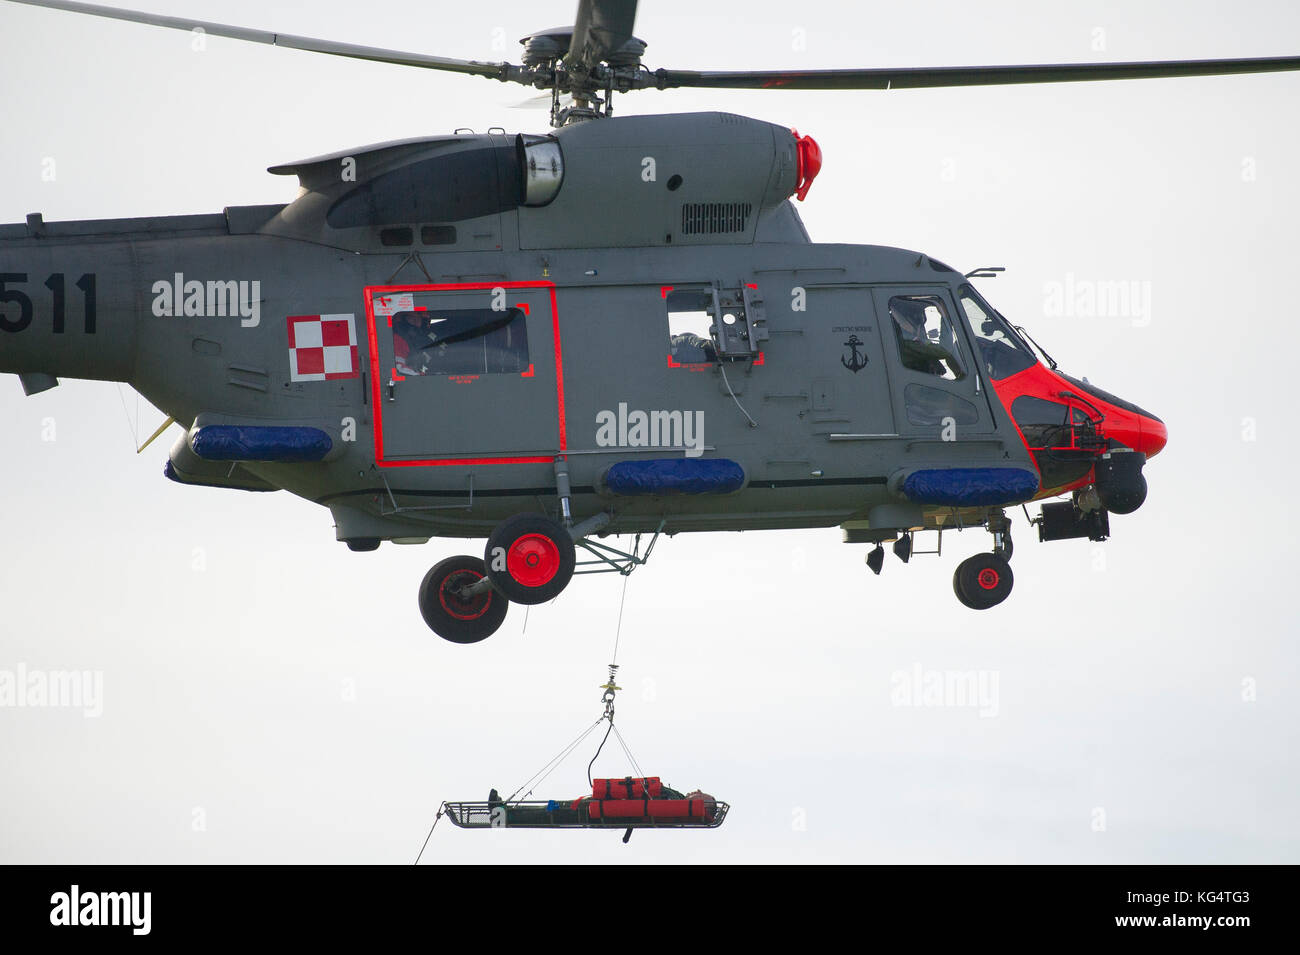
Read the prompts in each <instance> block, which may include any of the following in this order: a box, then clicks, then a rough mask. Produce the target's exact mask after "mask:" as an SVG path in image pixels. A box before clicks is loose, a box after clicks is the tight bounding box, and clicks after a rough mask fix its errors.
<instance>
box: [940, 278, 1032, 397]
mask: <svg viewBox="0 0 1300 955" xmlns="http://www.w3.org/2000/svg"><path fill="white" fill-rule="evenodd" d="M957 295H958V298H959V299H960V301H961V306H962V308H963V309H964V310H965V312H966V319H967V320H968V321H969V322H970V327H971V331H972V332H974V333H975V345H976V348H977V349H978V351H979V356H980V362H981V363H982V364H983V365H984V370H985V371H986V372H987V373H988V376H989V378H991V379H992V380H994V381H1001V380H1002V379H1003V378H1009V377H1011V376H1012V375H1014V374H1017V373H1019V372H1022V371H1024V370H1025V369H1026V368H1032V367H1033V366H1034V365H1036V364H1038V359H1037V358H1035V357H1034V353H1033V351H1032V350H1031V349H1030V347H1029V346H1028V345H1027V344H1025V341H1024V339H1022V338H1021V337H1020V336H1019V335H1017V334H1016V331H1015V329H1014V328H1012V327H1011V323H1010V322H1008V321H1007V320H1006V319H1004V318H1003V317H1002V316H1001V315H999V314H998V312H997V311H996V310H995V309H994V308H992V307H991V306H990V305H989V304H988V303H987V302H985V301H984V299H982V298H980V297H979V293H977V292H976V291H975V290H974V289H973V288H971V287H970V286H969V285H963V286H962V287H961V290H960V291H959V292H958V293H957Z"/></svg>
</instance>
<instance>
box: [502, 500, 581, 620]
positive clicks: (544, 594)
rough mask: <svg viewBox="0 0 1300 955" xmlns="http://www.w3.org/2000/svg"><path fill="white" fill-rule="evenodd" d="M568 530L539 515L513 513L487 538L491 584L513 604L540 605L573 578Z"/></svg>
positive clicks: (570, 539)
mask: <svg viewBox="0 0 1300 955" xmlns="http://www.w3.org/2000/svg"><path fill="white" fill-rule="evenodd" d="M576 560H577V557H576V554H575V552H574V547H573V538H571V537H570V536H569V532H568V531H567V530H565V529H564V528H563V527H561V526H560V525H559V524H557V523H556V522H555V521H553V520H551V519H550V518H549V517H545V516H543V515H541V514H516V515H515V516H514V517H511V518H508V519H506V520H504V521H502V522H501V523H500V524H498V525H497V528H496V530H494V531H493V532H492V536H490V537H489V538H488V542H487V549H486V550H485V551H484V561H485V562H486V564H487V574H488V576H489V577H491V578H492V583H493V585H494V586H495V587H496V588H497V590H499V591H501V593H503V594H505V595H506V596H507V597H508V598H510V599H511V600H513V601H514V602H515V603H521V604H541V603H546V601H548V600H551V599H553V598H554V597H556V596H557V595H558V594H559V593H560V591H562V590H563V589H564V588H565V587H567V586H568V585H569V581H570V580H571V579H573V567H574V564H575V562H576Z"/></svg>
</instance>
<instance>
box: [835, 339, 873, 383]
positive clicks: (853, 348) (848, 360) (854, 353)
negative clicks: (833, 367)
mask: <svg viewBox="0 0 1300 955" xmlns="http://www.w3.org/2000/svg"><path fill="white" fill-rule="evenodd" d="M864 344H866V343H865V342H863V341H862V340H861V339H859V338H858V336H857V335H850V336H849V340H848V341H846V342H845V343H844V345H845V347H846V348H848V349H849V354H847V355H842V356H840V364H841V365H843V366H844V367H845V368H847V369H848V370H849V371H851V372H853V373H854V374H855V375H856V374H857V373H858V372H860V371H861V370H862V369H863V368H866V367H867V356H866V355H862V354H858V346H859V345H864Z"/></svg>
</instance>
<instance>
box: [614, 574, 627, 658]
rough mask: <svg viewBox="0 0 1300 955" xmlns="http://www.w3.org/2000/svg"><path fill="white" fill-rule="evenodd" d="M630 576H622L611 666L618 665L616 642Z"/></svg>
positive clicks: (620, 632)
mask: <svg viewBox="0 0 1300 955" xmlns="http://www.w3.org/2000/svg"><path fill="white" fill-rule="evenodd" d="M630 576H632V575H631V574H626V575H624V577H623V596H621V597H619V599H618V625H617V626H616V627H615V628H614V656H613V657H612V658H611V659H610V661H609V662H610V663H611V664H614V663H618V641H619V639H620V638H621V637H622V636H623V605H624V604H625V603H626V602H627V580H628V577H630Z"/></svg>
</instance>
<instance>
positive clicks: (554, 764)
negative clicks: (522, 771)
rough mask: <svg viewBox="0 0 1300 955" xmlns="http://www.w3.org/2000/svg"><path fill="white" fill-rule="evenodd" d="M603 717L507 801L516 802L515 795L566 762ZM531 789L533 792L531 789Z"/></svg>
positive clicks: (530, 778) (525, 782) (530, 777)
mask: <svg viewBox="0 0 1300 955" xmlns="http://www.w3.org/2000/svg"><path fill="white" fill-rule="evenodd" d="M603 719H604V717H603V716H602V717H601V718H600V719H599V720H596V722H594V723H592V724H591V725H590V726H588V727H587V728H586V729H585V730H583V731H582V733H581V734H580V735H579V736H578V738H577V739H575V740H574V741H573V742H571V743H570V744H569V745H568V746H566V747H564V749H562V750H560V752H559V754H557V755H556V756H553V757H551V759H550V760H548V761H547V762H546V763H545V765H543V766H542V768H541V769H539V770H538V771H537V772H535V773H533V774H532V775H531V776H529V777H528V779H526V780H525V781H524V784H523V785H522V786H520V787H519V788H518V789H516V790H515V791H514V792H513V793H512V794H511V796H510V798H509V799H507V800H506V802H514V799H515V796H518V795H519V794H520V793H521V792H523V791H524V790H525V789H529V787H530V786H533V787H535V786H537V785H538V783H540V782H541V780H542V779H545V778H546V777H547V776H549V775H550V774H551V773H552V772H554V770H555V768H556V767H557V766H559V764H560V763H562V762H564V760H565V759H566V758H568V756H569V754H570V753H572V752H573V751H574V750H575V749H577V748H578V746H579V745H581V743H582V741H583V740H585V739H586V738H587V737H588V736H590V735H591V731H592V730H594V729H595V728H596V727H597V726H599V725H600V723H601V720H603ZM539 776H540V777H541V779H539V778H538V777H539ZM529 791H530V792H531V790H529Z"/></svg>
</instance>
